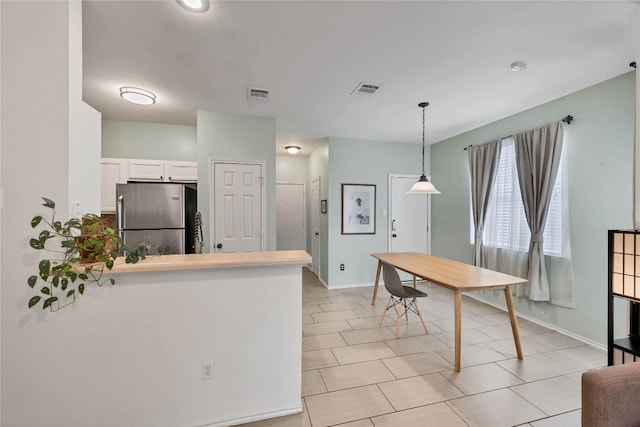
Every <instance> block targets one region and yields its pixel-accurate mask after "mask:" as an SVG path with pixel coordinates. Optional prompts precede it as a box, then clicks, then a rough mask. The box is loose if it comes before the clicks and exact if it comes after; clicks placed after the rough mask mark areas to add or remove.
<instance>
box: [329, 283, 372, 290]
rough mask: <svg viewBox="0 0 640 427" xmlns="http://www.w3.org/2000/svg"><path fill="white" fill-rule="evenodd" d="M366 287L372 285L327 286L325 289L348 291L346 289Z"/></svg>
mask: <svg viewBox="0 0 640 427" xmlns="http://www.w3.org/2000/svg"><path fill="white" fill-rule="evenodd" d="M323 283H324V282H323ZM325 286H327V285H325ZM367 286H373V283H347V284H344V285H333V286H327V289H331V290H334V289H348V288H365V287H367Z"/></svg>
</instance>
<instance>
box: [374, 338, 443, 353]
mask: <svg viewBox="0 0 640 427" xmlns="http://www.w3.org/2000/svg"><path fill="white" fill-rule="evenodd" d="M385 342H386V343H387V345H388V346H389V347H391V349H392V350H393V351H394V352H395V353H396V354H397V355H398V356H404V355H407V354H414V353H426V352H430V351H432V352H433V351H438V350H445V349H447V348H448V347H447V346H446V345H445V344H444V343H443V342H442V341H440V340H438V339H437V338H436V337H434V336H433V335H424V334H423V335H418V336H415V337H408V338H399V339H392V340H389V341H385Z"/></svg>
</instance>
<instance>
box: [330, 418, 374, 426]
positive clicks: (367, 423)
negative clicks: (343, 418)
mask: <svg viewBox="0 0 640 427" xmlns="http://www.w3.org/2000/svg"><path fill="white" fill-rule="evenodd" d="M336 427H373V423H372V422H371V420H370V419H369V418H367V419H366V420H358V421H352V422H350V423H344V424H338V425H337V426H336Z"/></svg>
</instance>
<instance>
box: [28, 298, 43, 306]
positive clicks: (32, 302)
mask: <svg viewBox="0 0 640 427" xmlns="http://www.w3.org/2000/svg"><path fill="white" fill-rule="evenodd" d="M41 299H42V298H40V297H39V296H35V297H33V298H31V299H30V300H29V308H31V307H33V306H34V305H36V304H37V303H39V302H40V300H41Z"/></svg>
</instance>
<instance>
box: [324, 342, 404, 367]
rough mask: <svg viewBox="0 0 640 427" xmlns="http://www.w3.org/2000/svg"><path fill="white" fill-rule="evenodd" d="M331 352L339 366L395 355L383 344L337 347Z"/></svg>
mask: <svg viewBox="0 0 640 427" xmlns="http://www.w3.org/2000/svg"><path fill="white" fill-rule="evenodd" d="M333 352H334V354H335V356H336V358H337V359H338V362H340V364H341V365H346V364H348V363H357V362H366V361H368V360H376V359H383V358H385V357H393V356H395V355H396V354H395V353H394V352H393V350H391V349H390V348H389V346H388V345H386V344H385V343H384V342H374V343H367V344H357V345H350V346H348V347H338V348H335V349H333Z"/></svg>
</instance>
